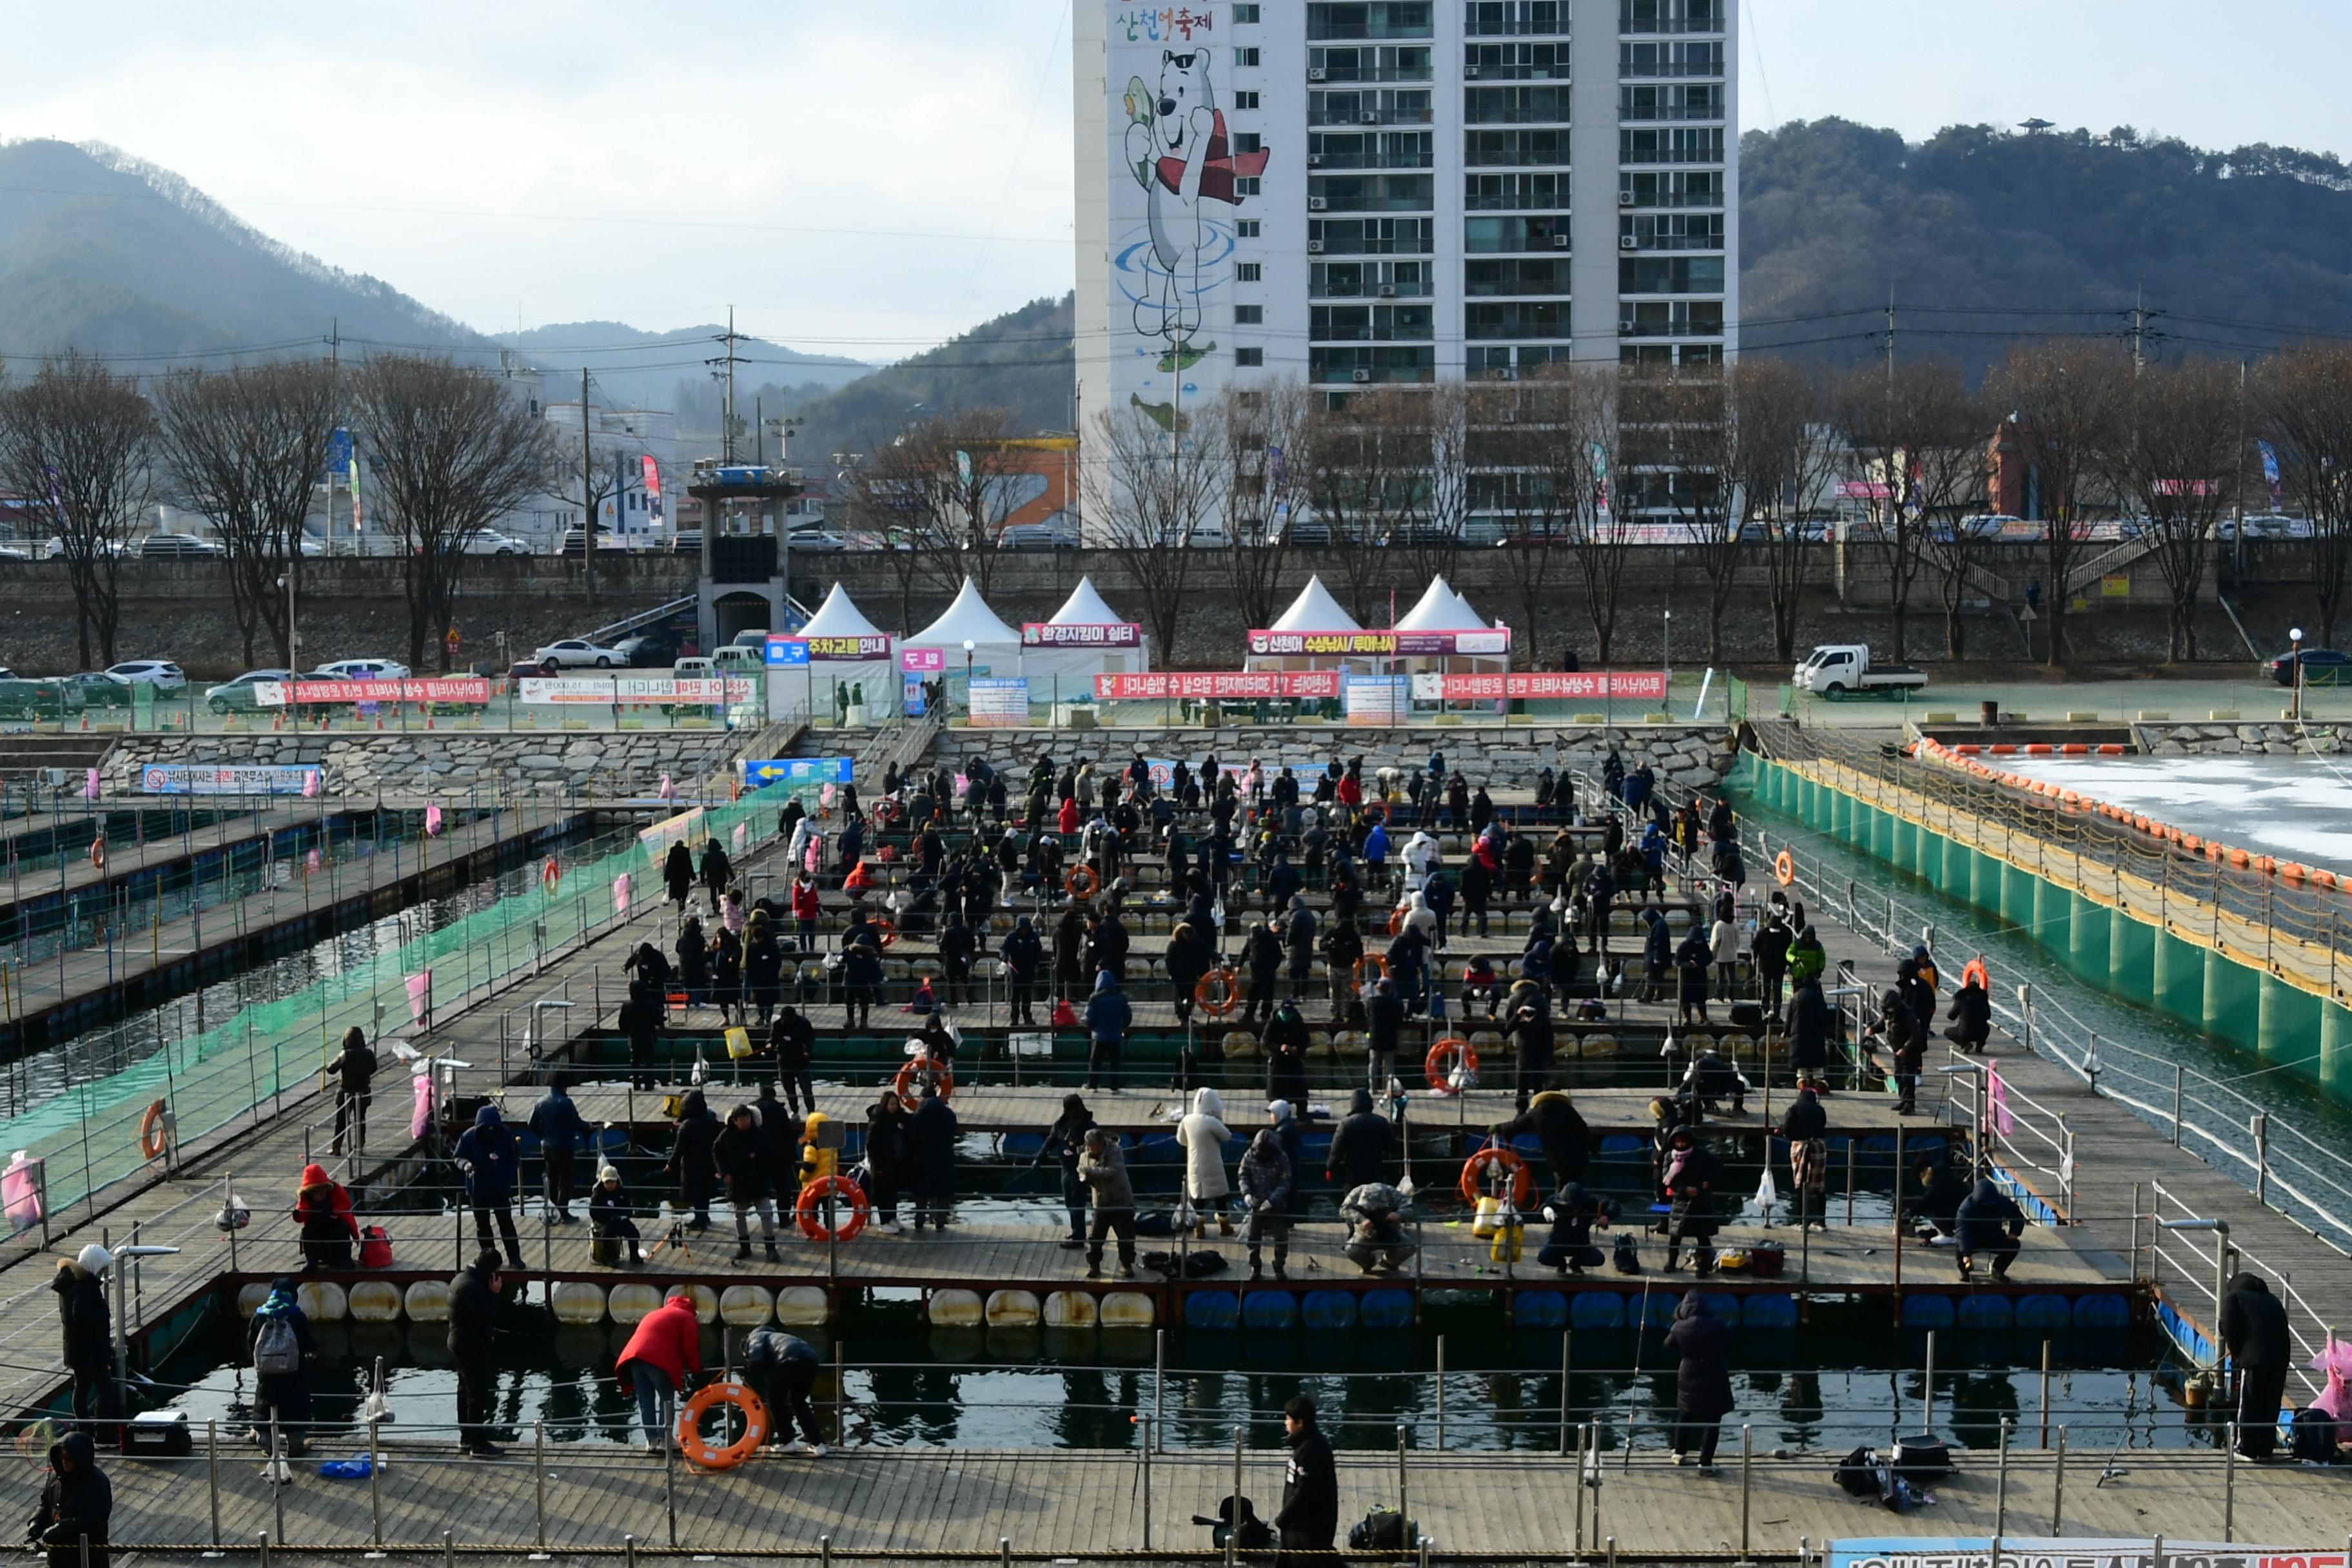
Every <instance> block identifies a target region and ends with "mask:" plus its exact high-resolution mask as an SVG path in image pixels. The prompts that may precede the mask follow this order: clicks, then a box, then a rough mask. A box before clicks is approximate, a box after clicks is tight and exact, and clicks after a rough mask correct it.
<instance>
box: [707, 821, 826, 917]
mask: <svg viewBox="0 0 2352 1568" xmlns="http://www.w3.org/2000/svg"><path fill="white" fill-rule="evenodd" d="M843 837H847V833H846V831H845V833H844V835H843ZM734 879H735V868H734V867H733V866H732V865H730V864H729V862H728V859H727V851H726V850H724V849H721V848H720V847H719V840H718V839H716V838H711V839H708V840H706V841H705V842H704V844H703V846H702V889H703V891H704V892H706V893H708V894H709V895H710V912H711V913H712V914H714V915H715V914H717V913H718V912H719V897H720V895H722V894H724V893H725V892H726V891H727V884H729V883H730V882H732V881H733V880H734Z"/></svg>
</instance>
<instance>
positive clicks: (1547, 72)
mask: <svg viewBox="0 0 2352 1568" xmlns="http://www.w3.org/2000/svg"><path fill="white" fill-rule="evenodd" d="M1462 64H1463V67H1464V74H1465V76H1468V75H1469V73H1471V72H1475V73H1476V75H1475V77H1470V79H1472V80H1476V81H1555V80H1562V81H1564V80H1566V79H1567V78H1568V71H1569V58H1568V46H1567V45H1566V44H1471V45H1469V46H1467V47H1465V48H1464V49H1463V51H1462Z"/></svg>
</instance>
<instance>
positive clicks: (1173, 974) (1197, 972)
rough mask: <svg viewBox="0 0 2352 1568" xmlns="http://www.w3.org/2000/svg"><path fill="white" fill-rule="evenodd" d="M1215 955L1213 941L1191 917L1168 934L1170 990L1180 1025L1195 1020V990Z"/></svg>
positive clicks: (1207, 971)
mask: <svg viewBox="0 0 2352 1568" xmlns="http://www.w3.org/2000/svg"><path fill="white" fill-rule="evenodd" d="M1212 958H1213V954H1212V953H1211V952H1209V944H1208V943H1207V942H1204V941H1203V940H1202V937H1201V935H1200V933H1199V932H1198V931H1195V930H1194V929H1193V927H1192V923H1191V922H1190V921H1180V922H1179V923H1178V924H1177V927H1176V929H1175V930H1174V931H1171V932H1170V933H1169V934H1168V952H1167V964H1168V993H1169V994H1170V996H1171V997H1172V998H1174V1000H1175V1004H1176V1022H1177V1023H1178V1024H1180V1025H1183V1024H1189V1023H1191V1022H1192V993H1193V991H1194V989H1195V988H1196V987H1198V986H1199V985H1200V984H1201V978H1202V976H1203V975H1205V974H1206V973H1209V965H1210V963H1211V960H1212Z"/></svg>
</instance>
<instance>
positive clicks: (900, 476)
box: [841, 431, 940, 637]
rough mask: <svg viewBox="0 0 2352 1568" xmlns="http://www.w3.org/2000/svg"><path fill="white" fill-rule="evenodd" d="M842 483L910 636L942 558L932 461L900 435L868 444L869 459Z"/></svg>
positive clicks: (852, 514)
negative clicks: (918, 597) (918, 595)
mask: <svg viewBox="0 0 2352 1568" xmlns="http://www.w3.org/2000/svg"><path fill="white" fill-rule="evenodd" d="M841 477H842V482H843V487H844V489H845V491H846V496H847V500H848V503H849V515H850V519H851V521H853V522H854V523H855V525H856V528H857V529H858V531H860V532H862V533H865V534H866V535H867V536H868V537H869V538H870V539H871V541H872V542H873V543H874V545H875V547H876V551H875V552H876V553H877V554H878V555H880V556H881V558H882V563H883V565H884V566H885V567H886V568H887V570H888V571H889V574H890V580H891V582H892V583H893V584H895V585H896V586H897V588H898V635H899V636H900V637H908V636H911V635H912V634H913V633H914V630H915V592H916V589H917V588H918V587H919V586H920V585H922V584H924V583H926V582H927V581H928V579H929V577H930V575H931V571H932V564H931V563H933V561H934V560H936V559H937V557H938V554H939V552H940V542H939V539H938V535H937V528H938V524H939V520H940V509H939V508H938V507H937V506H936V505H935V504H933V503H934V499H935V496H936V493H937V492H936V489H935V486H934V483H933V474H932V469H931V464H930V459H929V455H928V453H927V451H926V449H925V448H924V447H920V446H918V445H913V444H910V443H909V441H908V433H907V432H905V431H901V432H900V433H899V434H898V436H897V437H894V438H892V439H890V440H886V441H869V442H867V443H866V455H865V456H864V457H863V458H860V459H859V460H858V461H857V462H856V463H855V464H853V465H852V466H851V467H849V468H847V469H845V471H844V472H843V474H842V476H841Z"/></svg>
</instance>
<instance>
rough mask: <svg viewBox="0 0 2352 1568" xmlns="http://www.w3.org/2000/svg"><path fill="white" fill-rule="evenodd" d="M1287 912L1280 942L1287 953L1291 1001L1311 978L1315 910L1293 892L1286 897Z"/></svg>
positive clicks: (1312, 974)
mask: <svg viewBox="0 0 2352 1568" xmlns="http://www.w3.org/2000/svg"><path fill="white" fill-rule="evenodd" d="M1288 902H1289V910H1290V912H1289V914H1288V915H1287V916H1286V918H1285V919H1284V921H1283V924H1282V944H1283V947H1284V950H1285V951H1286V952H1288V953H1289V955H1290V997H1291V1000H1292V1001H1294V1002H1295V1001H1297V999H1298V998H1300V997H1302V996H1304V995H1306V994H1307V983H1308V982H1309V981H1311V980H1312V979H1314V977H1315V935H1316V927H1315V911H1314V910H1310V909H1308V908H1307V900H1306V899H1305V898H1303V897H1301V896H1300V895H1299V894H1297V893H1292V894H1291V895H1290V897H1289V900H1288Z"/></svg>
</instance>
